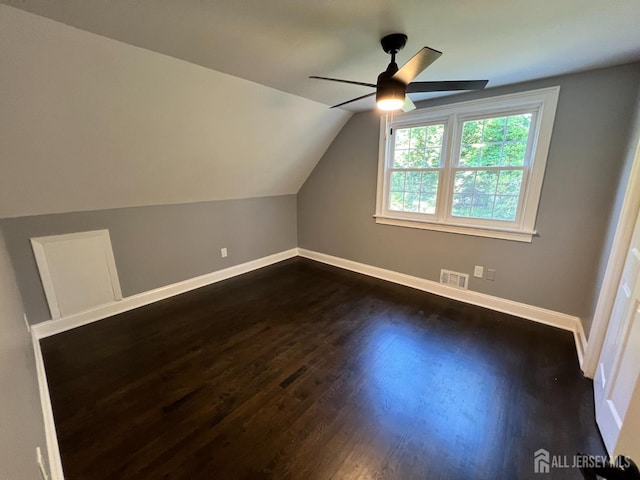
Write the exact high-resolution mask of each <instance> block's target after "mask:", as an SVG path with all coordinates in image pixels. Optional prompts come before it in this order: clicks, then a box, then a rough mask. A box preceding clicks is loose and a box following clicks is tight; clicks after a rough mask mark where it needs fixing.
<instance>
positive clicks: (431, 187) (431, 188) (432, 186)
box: [420, 172, 440, 193]
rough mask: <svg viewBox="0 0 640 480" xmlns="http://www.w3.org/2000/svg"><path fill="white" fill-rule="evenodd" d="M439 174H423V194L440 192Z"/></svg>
mask: <svg viewBox="0 0 640 480" xmlns="http://www.w3.org/2000/svg"><path fill="white" fill-rule="evenodd" d="M439 175H440V173H439V172H422V188H421V189H420V191H421V192H422V193H437V192H438V177H439Z"/></svg>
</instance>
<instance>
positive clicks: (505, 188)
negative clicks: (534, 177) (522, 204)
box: [498, 170, 522, 196]
mask: <svg viewBox="0 0 640 480" xmlns="http://www.w3.org/2000/svg"><path fill="white" fill-rule="evenodd" d="M521 186H522V170H502V171H501V172H500V179H499V180H498V193H499V194H510V195H516V196H519V195H520V187H521Z"/></svg>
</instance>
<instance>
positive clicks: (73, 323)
mask: <svg viewBox="0 0 640 480" xmlns="http://www.w3.org/2000/svg"><path fill="white" fill-rule="evenodd" d="M297 255H298V249H297V248H292V249H290V250H285V251H284V252H280V253H275V254H273V255H269V256H267V257H262V258H258V259H256V260H251V261H250V262H246V263H241V264H239V265H234V266H233V267H229V268H225V269H223V270H218V271H215V272H211V273H207V274H205V275H200V276H199V277H194V278H190V279H188V280H184V281H182V282H177V283H173V284H171V285H166V286H164V287H160V288H156V289H155V290H149V291H146V292H142V293H139V294H137V295H132V296H130V297H125V298H123V299H122V300H118V301H116V302H111V303H107V304H105V305H100V306H99V307H96V308H93V309H91V310H86V311H84V312H80V313H76V314H74V315H69V316H66V317H62V318H57V319H55V320H47V321H46V322H42V323H36V324H35V325H33V326H32V327H31V330H32V331H33V332H34V334H35V336H36V338H38V339H39V338H45V337H49V336H51V335H55V334H57V333H62V332H65V331H67V330H71V329H73V328H77V327H81V326H82V325H87V324H89V323H93V322H96V321H98V320H102V319H103V318H107V317H111V316H113V315H117V314H119V313H123V312H127V311H129V310H133V309H135V308H139V307H142V306H144V305H149V304H150V303H154V302H157V301H159V300H164V299H165V298H170V297H173V296H175V295H179V294H181V293H185V292H188V291H191V290H195V289H196V288H201V287H205V286H207V285H211V284H212V283H217V282H220V281H222V280H226V279H228V278H231V277H235V276H237V275H242V274H243V273H247V272H250V271H252V270H257V269H258V268H262V267H266V266H268V265H272V264H274V263H278V262H281V261H282V260H286V259H288V258H292V257H295V256H297Z"/></svg>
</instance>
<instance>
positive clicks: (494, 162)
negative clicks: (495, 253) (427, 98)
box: [375, 87, 559, 241]
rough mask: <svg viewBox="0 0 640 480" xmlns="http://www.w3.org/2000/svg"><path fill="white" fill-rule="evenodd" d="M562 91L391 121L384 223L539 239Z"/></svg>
mask: <svg viewBox="0 0 640 480" xmlns="http://www.w3.org/2000/svg"><path fill="white" fill-rule="evenodd" d="M558 93H559V88H558V87H553V88H547V89H541V90H536V91H532V92H523V93H519V94H512V95H505V96H501V97H492V98H486V99H481V100H475V101H471V102H464V103H458V104H453V105H445V106H441V107H433V108H427V109H423V110H415V111H413V112H410V113H407V114H400V115H397V116H393V117H391V120H390V121H389V118H388V117H387V118H386V119H385V118H383V119H382V123H381V143H380V152H381V153H380V168H379V176H378V195H377V208H376V215H375V217H376V222H377V223H383V224H387V225H399V226H404V227H414V228H426V229H433V230H440V231H450V232H455V233H466V234H471V235H480V236H489V237H496V238H505V239H510V240H519V241H531V238H532V236H533V234H535V231H534V225H535V217H536V213H537V206H538V203H539V196H540V191H541V189H542V179H543V175H544V168H545V164H546V156H547V153H548V148H549V143H550V138H551V132H552V129H553V120H554V117H555V109H556V105H557V99H558ZM428 129H430V130H428ZM427 132H428V133H427Z"/></svg>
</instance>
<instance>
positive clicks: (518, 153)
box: [502, 142, 527, 167]
mask: <svg viewBox="0 0 640 480" xmlns="http://www.w3.org/2000/svg"><path fill="white" fill-rule="evenodd" d="M526 153H527V142H512V143H505V145H504V157H503V159H502V164H503V165H513V166H514V167H516V166H517V167H520V166H522V165H524V156H525V154H526Z"/></svg>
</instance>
